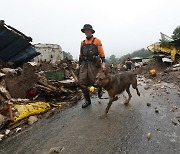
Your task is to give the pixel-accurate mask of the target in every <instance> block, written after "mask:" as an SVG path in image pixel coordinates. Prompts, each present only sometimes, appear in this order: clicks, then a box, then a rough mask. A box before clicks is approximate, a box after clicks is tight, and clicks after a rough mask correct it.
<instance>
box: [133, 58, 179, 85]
mask: <svg viewBox="0 0 180 154" xmlns="http://www.w3.org/2000/svg"><path fill="white" fill-rule="evenodd" d="M150 70H154V71H155V72H156V75H155V76H152V75H151V74H152V73H150ZM134 73H135V74H137V75H143V76H144V77H146V78H147V79H154V80H157V81H164V82H167V83H174V84H175V85H176V86H178V87H180V61H177V63H176V64H174V65H165V64H164V63H162V62H161V63H160V62H157V61H152V62H149V63H148V64H147V65H146V66H142V67H141V68H138V69H136V70H134Z"/></svg>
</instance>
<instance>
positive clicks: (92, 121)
mask: <svg viewBox="0 0 180 154" xmlns="http://www.w3.org/2000/svg"><path fill="white" fill-rule="evenodd" d="M139 81H140V82H139V83H140V85H139V90H140V92H141V96H140V97H138V96H137V95H136V93H135V90H134V89H132V88H131V92H132V95H133V97H132V100H131V102H130V105H128V106H124V105H123V104H122V103H121V102H122V101H123V97H122V96H121V98H120V99H119V100H117V101H116V102H114V103H113V105H112V107H111V108H110V112H109V114H108V117H107V118H105V119H99V115H100V114H101V113H102V112H103V111H104V109H105V107H106V104H107V101H108V100H107V99H102V100H101V103H99V102H98V99H97V97H94V98H93V99H92V102H93V103H92V105H91V106H90V107H88V108H86V109H82V108H81V105H82V103H83V101H80V102H79V103H78V105H77V106H74V107H73V108H71V109H68V110H65V111H63V112H61V113H59V114H56V115H54V116H53V117H50V118H48V119H43V120H40V121H38V122H37V123H35V124H34V125H32V126H30V127H29V128H27V129H25V130H23V131H21V132H20V133H17V134H15V135H14V136H12V137H9V138H7V139H6V140H4V141H3V142H1V143H0V153H1V154H45V153H47V152H48V151H49V150H50V148H52V147H56V148H57V149H61V148H63V150H62V152H61V153H63V154H121V153H122V154H126V153H128V154H156V153H157V154H179V153H180V123H179V122H178V121H177V117H180V97H179V95H178V91H177V88H176V87H175V86H173V85H170V84H166V83H154V82H153V81H150V80H148V81H147V82H146V83H144V79H143V78H142V79H141V78H140V79H139ZM144 88H145V89H146V90H145V89H144ZM104 96H106V94H104ZM147 103H151V106H150V107H148V106H147ZM156 107H157V109H158V110H159V113H155V108H156ZM176 107H177V108H178V109H176ZM172 109H174V110H173V111H174V112H173V111H171V110H172ZM172 119H175V122H176V121H177V125H174V124H173V123H172ZM147 133H150V134H151V138H150V140H149V141H148V139H147Z"/></svg>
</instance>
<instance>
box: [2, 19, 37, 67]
mask: <svg viewBox="0 0 180 154" xmlns="http://www.w3.org/2000/svg"><path fill="white" fill-rule="evenodd" d="M31 41H32V39H31V38H30V37H27V36H26V35H24V34H23V33H21V32H20V31H18V30H16V29H15V28H13V27H11V26H8V25H6V24H5V23H4V21H3V20H0V60H1V61H3V62H5V63H8V64H11V65H14V66H18V65H21V64H23V63H24V62H27V61H29V60H31V59H33V58H34V57H36V56H37V55H39V53H38V52H37V51H36V50H35V49H34V48H33V46H32V45H31V43H30V42H31Z"/></svg>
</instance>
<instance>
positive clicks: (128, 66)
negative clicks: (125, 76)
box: [125, 58, 132, 71]
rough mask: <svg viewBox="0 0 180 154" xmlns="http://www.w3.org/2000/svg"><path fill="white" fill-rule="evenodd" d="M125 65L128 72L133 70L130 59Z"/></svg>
mask: <svg viewBox="0 0 180 154" xmlns="http://www.w3.org/2000/svg"><path fill="white" fill-rule="evenodd" d="M125 64H126V69H127V71H129V70H131V68H132V61H131V59H130V58H127V60H126V62H125Z"/></svg>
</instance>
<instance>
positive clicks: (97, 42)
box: [79, 37, 105, 58]
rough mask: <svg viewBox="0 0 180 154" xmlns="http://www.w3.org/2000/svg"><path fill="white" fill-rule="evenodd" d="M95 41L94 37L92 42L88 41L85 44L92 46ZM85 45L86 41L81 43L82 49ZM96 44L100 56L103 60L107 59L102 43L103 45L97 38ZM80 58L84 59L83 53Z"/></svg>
mask: <svg viewBox="0 0 180 154" xmlns="http://www.w3.org/2000/svg"><path fill="white" fill-rule="evenodd" d="M93 39H94V37H92V38H91V39H90V40H88V39H86V40H85V44H91V43H92V40H93ZM83 43H84V40H83V41H82V42H81V46H80V48H81V47H82V45H83ZM94 44H95V45H96V46H97V48H98V53H99V56H100V57H101V58H105V54H104V50H103V47H102V43H101V41H100V39H98V38H96V39H95V40H94ZM79 57H80V58H82V54H81V53H80V56H79Z"/></svg>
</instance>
